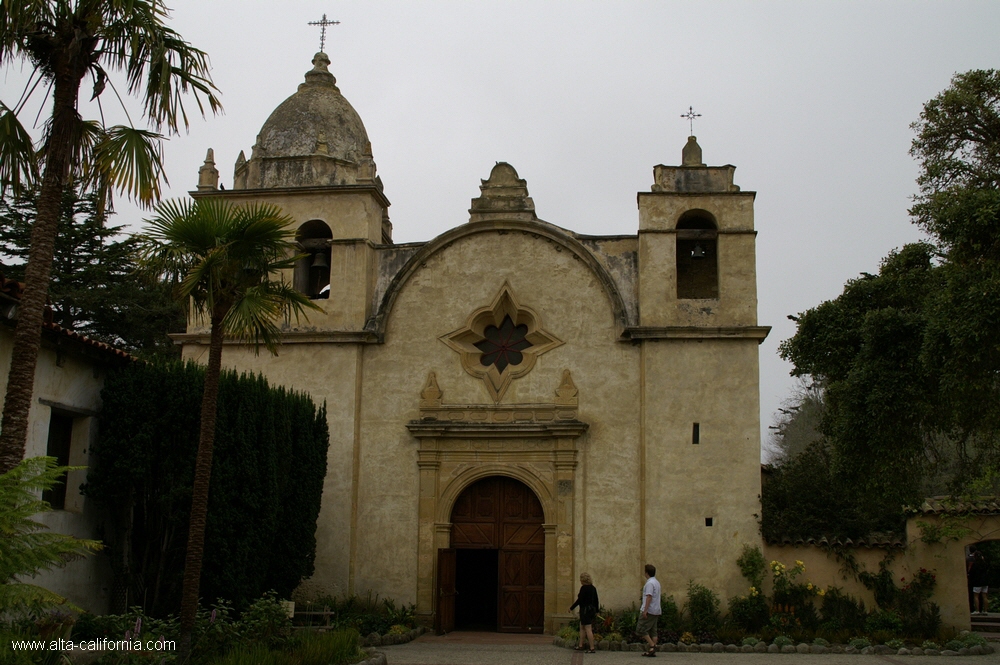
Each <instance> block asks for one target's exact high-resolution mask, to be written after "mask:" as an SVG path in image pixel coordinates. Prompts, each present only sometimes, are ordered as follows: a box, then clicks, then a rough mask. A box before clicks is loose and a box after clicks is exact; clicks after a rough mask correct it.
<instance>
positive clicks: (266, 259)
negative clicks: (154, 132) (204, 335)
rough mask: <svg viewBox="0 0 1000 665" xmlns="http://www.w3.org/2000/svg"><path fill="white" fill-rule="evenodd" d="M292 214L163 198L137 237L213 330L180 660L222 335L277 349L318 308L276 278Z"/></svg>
mask: <svg viewBox="0 0 1000 665" xmlns="http://www.w3.org/2000/svg"><path fill="white" fill-rule="evenodd" d="M292 221H293V220H292V219H291V218H290V217H287V216H285V215H284V214H283V213H282V212H281V211H280V209H279V208H277V207H275V206H273V205H269V204H260V203H257V204H252V205H249V206H234V205H232V204H231V203H228V202H226V201H224V200H222V199H201V200H199V201H196V202H191V201H190V200H184V201H165V202H164V203H161V204H160V205H158V206H157V207H156V215H155V216H154V217H153V219H151V220H147V223H148V225H149V226H148V229H147V230H146V233H145V234H144V235H143V236H141V237H140V240H141V243H142V250H141V254H140V256H139V263H140V265H141V266H143V269H144V270H145V271H146V272H147V273H149V274H152V275H158V276H161V277H166V278H168V279H170V280H172V281H175V282H176V283H177V284H178V286H177V289H176V291H175V293H176V295H177V297H178V298H182V299H188V298H190V300H191V302H192V304H193V306H194V316H195V317H197V318H201V320H205V319H207V320H208V322H209V325H210V330H211V336H210V340H211V341H210V343H209V351H208V368H207V370H206V372H205V392H204V395H203V396H202V402H201V429H200V433H199V438H198V454H197V457H196V461H195V474H194V487H193V491H192V496H191V523H190V527H189V530H188V542H187V554H186V556H185V561H184V583H183V588H182V592H181V640H180V641H181V644H180V649H181V655H182V660H184V659H186V657H187V654H189V653H190V646H191V630H192V629H193V627H194V619H195V613H196V612H197V609H198V587H199V584H200V579H201V563H202V552H203V550H204V545H205V516H206V514H207V512H208V485H209V476H210V474H211V470H212V447H213V445H214V442H215V415H216V403H217V398H218V394H219V374H220V371H221V368H222V343H223V339H224V338H225V337H227V336H228V337H231V338H234V339H236V340H238V341H242V342H246V343H250V344H253V347H254V350H255V351H257V352H259V350H260V345H261V344H263V345H264V346H265V347H267V349H268V350H269V351H270V352H271V353H277V346H278V343H279V341H280V336H281V330H280V328H279V326H278V323H277V320H278V319H279V318H282V317H284V318H286V319H287V317H289V315H293V314H294V316H295V318H296V319H298V317H299V316H300V315H302V314H305V310H306V309H307V308H308V309H317V310H318V309H320V308H319V307H318V306H317V305H316V304H315V303H313V302H312V301H310V300H309V299H308V298H307V297H306V296H305V295H303V294H302V293H299V292H298V291H296V290H294V289H293V288H291V286H289V285H288V284H287V283H285V282H284V281H283V280H282V279H281V271H282V270H288V269H292V268H293V267H294V265H295V261H296V260H297V259H299V258H301V257H300V256H295V255H294V254H295V248H296V245H295V241H294V238H295V232H294V231H293V230H292V229H291V227H290V224H292Z"/></svg>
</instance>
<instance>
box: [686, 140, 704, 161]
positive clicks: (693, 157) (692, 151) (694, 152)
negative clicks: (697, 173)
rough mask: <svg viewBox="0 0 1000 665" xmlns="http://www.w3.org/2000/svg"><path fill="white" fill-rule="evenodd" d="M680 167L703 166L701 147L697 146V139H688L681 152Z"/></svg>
mask: <svg viewBox="0 0 1000 665" xmlns="http://www.w3.org/2000/svg"><path fill="white" fill-rule="evenodd" d="M681 166H705V163H704V162H702V161H701V146H700V145H698V139H697V138H695V137H694V136H689V137H688V142H687V143H686V144H685V145H684V149H683V150H681Z"/></svg>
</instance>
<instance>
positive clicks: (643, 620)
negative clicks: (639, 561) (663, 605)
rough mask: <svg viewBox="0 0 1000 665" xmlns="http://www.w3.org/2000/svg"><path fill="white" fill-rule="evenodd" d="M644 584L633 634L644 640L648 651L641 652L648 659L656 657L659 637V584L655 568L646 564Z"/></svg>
mask: <svg viewBox="0 0 1000 665" xmlns="http://www.w3.org/2000/svg"><path fill="white" fill-rule="evenodd" d="M644 572H645V575H646V583H645V584H644V585H643V587H642V603H641V605H640V607H642V614H641V615H640V616H639V620H638V621H637V622H636V624H635V632H636V633H637V634H638V635H639V636H640V637H642V638H643V639H644V640H646V644H647V645H648V646H649V650H647V651H644V652H643V654H642V655H643V656H646V657H648V658H655V657H656V643H657V642H658V641H659V635H658V633H657V630H656V627H657V624H658V623H659V621H660V613H661V612H662V610H661V609H660V582H659V580H657V579H656V566H654V565H653V564H650V563H647V564H646V568H645V571H644Z"/></svg>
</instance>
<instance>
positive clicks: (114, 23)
mask: <svg viewBox="0 0 1000 665" xmlns="http://www.w3.org/2000/svg"><path fill="white" fill-rule="evenodd" d="M166 18H167V9H166V8H165V7H164V5H163V4H162V3H161V2H159V1H158V0H4V2H2V3H0V66H7V65H10V64H11V63H12V62H14V61H18V60H21V61H24V60H27V61H28V62H30V64H31V65H32V66H33V68H34V70H33V71H34V73H33V77H32V80H31V81H29V83H28V87H27V88H26V90H25V93H24V94H23V95H22V96H21V100H20V101H19V102H18V103H17V104H15V105H14V106H13V107H11V106H9V105H7V104H5V103H3V102H0V190H2V191H3V192H6V191H8V190H13V191H15V192H16V191H20V190H22V189H24V188H26V187H27V188H31V187H37V188H38V216H37V218H36V220H35V223H34V226H33V228H32V233H31V253H30V256H29V259H28V264H27V267H26V268H25V279H24V281H25V290H24V293H23V295H22V297H21V304H20V306H19V307H18V317H17V324H16V327H15V331H14V348H13V354H12V359H11V367H10V373H9V376H8V380H7V393H6V397H5V400H4V408H3V421H2V423H0V428H2V429H0V473H2V472H4V471H7V470H9V469H11V468H13V467H14V465H16V464H17V463H18V462H19V461H20V460H21V458H23V457H24V450H25V443H26V441H27V424H28V411H29V409H30V407H31V395H32V391H33V387H34V379H35V364H36V361H37V359H38V350H39V348H40V344H41V328H42V320H43V315H44V310H45V300H46V295H47V292H48V286H49V275H50V273H51V269H52V257H53V255H54V248H55V239H56V236H57V234H58V226H59V224H58V220H59V214H60V207H61V204H62V200H63V193H64V191H65V190H66V188H67V187H68V186H69V185H70V183H71V182H79V183H81V184H82V185H83V186H84V188H85V189H91V188H93V189H95V190H96V191H98V192H100V194H101V198H100V200H101V201H108V200H110V197H109V195H110V192H111V191H112V190H118V191H121V192H124V193H125V195H126V196H128V197H130V198H133V199H135V200H137V201H138V202H139V203H140V204H144V205H148V204H151V203H152V202H153V201H155V200H156V199H157V198H158V197H159V181H160V178H161V177H162V176H163V173H162V163H161V155H160V140H161V138H162V137H161V135H160V134H158V133H156V132H157V131H160V130H163V129H166V131H167V132H168V133H177V132H178V131H179V129H178V123H179V122H183V124H184V125H185V127H186V126H187V113H186V111H185V109H184V105H183V96H184V94H186V93H192V94H193V95H194V98H195V100H196V101H197V103H198V107H199V109H200V110H202V111H203V110H204V109H203V106H202V103H203V101H202V100H203V99H204V100H205V101H206V102H207V104H208V105H209V107H210V108H211V109H212V110H213V111H215V110H217V109H218V108H219V103H218V100H217V99H216V97H215V94H214V90H215V87H214V86H213V85H212V82H211V79H210V78H209V68H208V61H207V58H206V56H205V54H204V53H203V52H202V51H200V50H198V49H196V48H194V47H192V46H191V45H190V44H188V43H187V42H185V41H184V40H183V39H182V38H181V37H180V35H178V34H177V33H176V32H174V31H173V30H171V29H170V28H168V27H167V26H166V25H165V20H166ZM114 72H121V73H123V74H124V78H125V81H126V82H127V85H126V87H125V91H126V92H127V93H128V94H130V95H135V96H137V97H139V98H140V99H141V100H142V103H143V116H144V117H145V119H146V120H147V121H148V122H149V123H150V125H151V127H152V128H153V130H155V131H149V130H145V129H137V128H135V127H133V126H114V127H107V126H105V125H104V124H103V122H97V121H84V120H83V119H82V118H81V117H80V114H79V112H78V110H77V109H78V106H79V94H80V87H81V86H82V85H83V80H84V78H85V77H87V76H88V75H89V76H90V77H91V78H92V79H93V83H94V85H93V95H92V98H93V99H97V100H100V98H101V97H102V96H103V95H105V94H108V91H107V88H108V87H109V84H110V87H111V88H112V89H115V86H114V84H113V83H112V82H111V77H110V76H109V73H114ZM40 83H44V84H45V85H44V86H42V87H41V89H42V90H43V91H46V92H47V93H51V99H52V106H51V111H50V114H49V117H48V121H47V122H46V124H45V134H44V137H43V139H42V144H41V146H40V147H36V146H35V145H34V143H33V141H32V139H31V136H30V134H29V133H28V131H27V130H26V129H25V128H24V126H23V125H22V124H21V122H20V121H19V119H18V114H19V113H21V112H22V111H23V110H24V108H25V104H26V103H27V101H28V99H30V98H31V96H32V93H33V92H35V91H36V90H38V88H39V84H40ZM114 94H115V95H116V96H118V95H119V94H120V93H119V92H118V91H117V90H116V89H115V93H114Z"/></svg>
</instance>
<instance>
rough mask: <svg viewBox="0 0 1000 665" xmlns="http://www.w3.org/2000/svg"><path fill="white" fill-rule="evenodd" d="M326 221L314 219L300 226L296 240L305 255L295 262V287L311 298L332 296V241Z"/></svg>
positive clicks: (331, 233) (331, 232) (331, 234)
mask: <svg viewBox="0 0 1000 665" xmlns="http://www.w3.org/2000/svg"><path fill="white" fill-rule="evenodd" d="M332 239H333V231H331V230H330V227H329V226H328V225H327V223H326V222H324V221H321V220H319V219H312V220H309V221H308V222H306V223H305V224H303V225H302V226H300V227H299V230H298V231H296V233H295V241H296V242H297V243H298V245H299V248H300V249H301V250H302V253H303V254H305V256H304V257H303V258H301V259H299V260H298V261H296V263H295V289H296V290H297V291H300V292H302V293H304V294H306V295H307V296H309V297H310V298H313V299H320V298H329V297H330V241H331V240H332Z"/></svg>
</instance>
